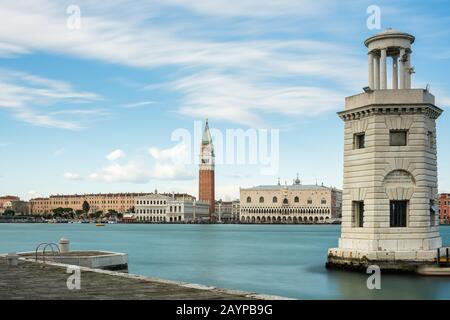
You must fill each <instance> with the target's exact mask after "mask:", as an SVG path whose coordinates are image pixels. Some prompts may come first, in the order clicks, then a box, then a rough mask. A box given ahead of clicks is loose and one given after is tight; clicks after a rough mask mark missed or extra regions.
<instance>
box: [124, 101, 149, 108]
mask: <svg viewBox="0 0 450 320" xmlns="http://www.w3.org/2000/svg"><path fill="white" fill-rule="evenodd" d="M154 103H155V102H154V101H142V102H135V103H129V104H125V105H124V106H123V107H124V108H126V109H134V108H140V107H145V106H149V105H152V104H154Z"/></svg>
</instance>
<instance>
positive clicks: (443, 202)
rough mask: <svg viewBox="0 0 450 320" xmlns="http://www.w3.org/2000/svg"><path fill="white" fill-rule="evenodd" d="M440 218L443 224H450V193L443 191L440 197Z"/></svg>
mask: <svg viewBox="0 0 450 320" xmlns="http://www.w3.org/2000/svg"><path fill="white" fill-rule="evenodd" d="M438 205H439V220H440V223H442V224H450V193H441V194H440V195H439V197H438Z"/></svg>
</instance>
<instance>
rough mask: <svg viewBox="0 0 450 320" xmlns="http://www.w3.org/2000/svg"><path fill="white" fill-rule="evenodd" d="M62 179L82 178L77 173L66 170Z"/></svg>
mask: <svg viewBox="0 0 450 320" xmlns="http://www.w3.org/2000/svg"><path fill="white" fill-rule="evenodd" d="M64 179H66V180H82V179H83V178H82V177H81V175H80V174H78V173H73V172H66V173H64Z"/></svg>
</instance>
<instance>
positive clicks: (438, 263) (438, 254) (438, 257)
mask: <svg viewBox="0 0 450 320" xmlns="http://www.w3.org/2000/svg"><path fill="white" fill-rule="evenodd" d="M437 265H438V267H440V266H441V249H440V248H437Z"/></svg>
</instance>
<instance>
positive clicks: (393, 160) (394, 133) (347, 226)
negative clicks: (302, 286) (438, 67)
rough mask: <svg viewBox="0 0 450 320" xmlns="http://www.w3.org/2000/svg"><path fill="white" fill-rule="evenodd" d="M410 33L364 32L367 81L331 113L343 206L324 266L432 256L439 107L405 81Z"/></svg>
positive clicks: (406, 263) (389, 264)
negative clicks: (340, 138)
mask: <svg viewBox="0 0 450 320" xmlns="http://www.w3.org/2000/svg"><path fill="white" fill-rule="evenodd" d="M414 40H415V38H414V36H412V35H410V34H407V33H403V32H398V31H395V30H392V29H388V30H386V31H384V32H381V33H378V34H376V35H374V36H372V37H370V38H368V39H367V40H366V41H365V45H366V47H367V48H368V62H369V63H368V64H369V84H368V86H367V87H365V88H364V93H360V94H357V95H354V96H350V97H347V98H346V99H345V110H344V111H342V112H339V113H338V114H339V117H340V118H341V119H342V120H343V121H344V125H345V128H344V181H343V213H342V228H341V237H340V239H339V246H338V247H337V248H332V249H329V251H328V263H327V265H328V266H329V267H344V268H345V267H348V268H355V269H360V270H365V268H366V267H367V266H368V265H372V264H375V265H378V266H380V267H381V268H382V269H401V270H405V269H407V270H409V269H410V268H415V267H416V266H417V265H419V264H426V263H430V262H432V261H433V260H434V259H436V256H437V250H436V249H438V248H440V247H441V245H442V240H441V237H440V235H439V226H438V215H437V214H436V213H437V206H436V204H435V201H436V198H437V190H438V186H437V159H436V158H437V157H436V119H437V118H438V117H439V116H440V114H441V113H442V110H441V109H440V108H438V107H437V106H435V104H434V103H435V102H434V96H433V95H432V94H431V93H430V92H429V91H428V89H427V88H426V89H412V88H411V74H412V73H413V72H414V69H413V68H412V66H411V53H412V50H411V45H412V43H413V42H414ZM388 57H390V58H391V59H390V60H391V62H392V72H391V74H392V79H391V80H392V86H391V88H388V83H387V62H388Z"/></svg>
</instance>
